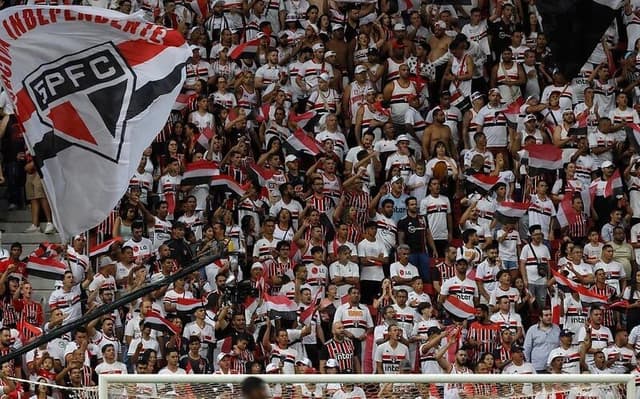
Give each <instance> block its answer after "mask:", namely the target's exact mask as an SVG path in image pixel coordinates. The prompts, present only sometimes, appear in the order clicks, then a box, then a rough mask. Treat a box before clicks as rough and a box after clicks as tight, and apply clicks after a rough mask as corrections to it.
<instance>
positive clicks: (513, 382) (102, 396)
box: [97, 374, 640, 399]
mask: <svg viewBox="0 0 640 399" xmlns="http://www.w3.org/2000/svg"><path fill="white" fill-rule="evenodd" d="M246 377H247V375H100V381H99V384H98V398H97V399H120V398H125V397H126V398H127V399H152V398H163V399H164V398H172V397H175V398H178V397H179V398H180V399H232V398H233V399H236V398H239V397H241V389H240V384H241V383H242V381H243V380H244V379H245V378H246ZM257 377H260V378H262V379H263V380H264V381H265V383H266V385H267V392H268V394H269V396H270V397H271V398H274V399H312V398H331V399H345V398H351V399H356V398H357V399H365V398H367V399H369V398H379V399H387V398H388V399H418V398H420V399H475V398H478V399H488V398H513V399H626V398H629V399H640V398H638V397H637V396H636V386H635V378H634V377H635V376H634V375H630V374H615V375H614V374H599V375H590V374H545V375H503V374H399V375H369V374H367V375H360V374H357V375H346V374H322V375H319V374H295V375H278V374H275V375H274V374H268V375H257Z"/></svg>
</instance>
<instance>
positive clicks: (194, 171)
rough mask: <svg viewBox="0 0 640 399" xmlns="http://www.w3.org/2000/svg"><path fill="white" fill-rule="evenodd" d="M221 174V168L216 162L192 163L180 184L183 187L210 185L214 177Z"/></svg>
mask: <svg viewBox="0 0 640 399" xmlns="http://www.w3.org/2000/svg"><path fill="white" fill-rule="evenodd" d="M219 174H220V168H219V167H218V163H217V162H215V161H207V160H204V159H203V160H200V161H195V162H191V163H190V164H188V165H187V168H186V169H185V171H184V174H183V175H182V180H181V181H180V184H181V185H183V186H197V185H199V184H209V183H210V182H211V178H212V177H213V176H217V175H219Z"/></svg>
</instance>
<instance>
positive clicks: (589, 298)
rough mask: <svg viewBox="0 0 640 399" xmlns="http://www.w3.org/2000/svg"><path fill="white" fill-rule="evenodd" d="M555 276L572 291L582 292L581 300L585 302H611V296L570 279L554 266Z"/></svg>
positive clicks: (558, 281)
mask: <svg viewBox="0 0 640 399" xmlns="http://www.w3.org/2000/svg"><path fill="white" fill-rule="evenodd" d="M550 270H551V273H553V277H554V278H555V280H556V282H557V283H558V284H559V285H562V286H564V287H567V288H569V289H570V290H571V291H574V292H577V293H578V294H580V300H581V301H582V302H584V303H609V297H607V296H605V295H599V294H596V293H595V292H593V291H591V290H589V289H588V288H587V287H585V286H583V285H581V284H578V283H576V282H575V281H573V280H570V279H569V278H568V277H567V276H565V275H564V274H561V273H559V272H557V271H555V270H553V268H550Z"/></svg>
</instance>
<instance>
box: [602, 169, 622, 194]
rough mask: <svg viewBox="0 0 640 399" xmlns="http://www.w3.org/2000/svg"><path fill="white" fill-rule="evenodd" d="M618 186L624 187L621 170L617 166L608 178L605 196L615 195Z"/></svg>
mask: <svg viewBox="0 0 640 399" xmlns="http://www.w3.org/2000/svg"><path fill="white" fill-rule="evenodd" d="M617 188H622V178H621V177H620V170H619V169H618V168H616V170H615V171H614V172H613V175H611V177H610V178H609V180H607V185H606V186H605V187H604V196H605V197H611V196H613V194H614V190H615V189H617Z"/></svg>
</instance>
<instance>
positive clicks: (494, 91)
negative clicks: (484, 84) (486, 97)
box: [489, 87, 500, 95]
mask: <svg viewBox="0 0 640 399" xmlns="http://www.w3.org/2000/svg"><path fill="white" fill-rule="evenodd" d="M491 93H496V94H498V95H500V90H498V89H497V88H495V87H494V88H493V89H491V90H489V94H491Z"/></svg>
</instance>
